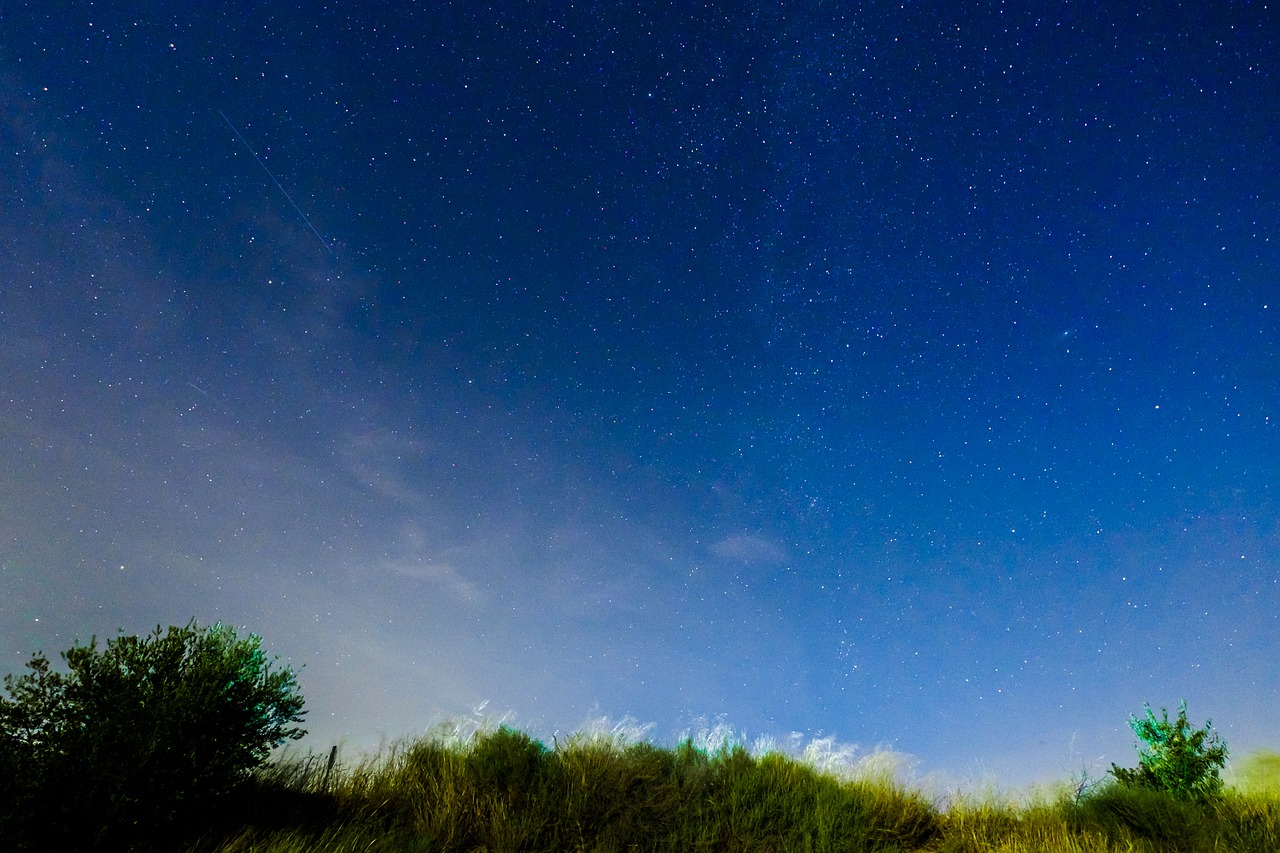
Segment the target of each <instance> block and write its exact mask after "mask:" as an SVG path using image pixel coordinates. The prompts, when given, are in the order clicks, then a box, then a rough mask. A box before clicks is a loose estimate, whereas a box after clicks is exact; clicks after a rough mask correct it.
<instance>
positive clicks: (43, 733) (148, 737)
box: [0, 622, 303, 846]
mask: <svg viewBox="0 0 1280 853" xmlns="http://www.w3.org/2000/svg"><path fill="white" fill-rule="evenodd" d="M62 658H63V660H64V661H65V663H66V667H67V672H58V671H56V670H55V669H54V668H53V667H52V665H51V664H50V662H49V659H48V658H47V657H46V656H45V655H44V654H43V653H37V654H36V655H34V656H33V657H32V659H31V661H30V662H29V663H28V664H27V670H28V671H27V672H26V673H25V674H23V675H20V676H14V675H9V676H6V677H5V680H4V685H5V692H6V693H7V694H8V695H7V696H0V747H2V750H3V752H4V754H5V759H4V765H3V766H0V769H2V770H3V771H4V772H5V779H4V781H3V782H2V783H0V785H3V786H4V788H6V789H8V790H6V791H5V793H7V794H9V795H10V796H9V797H8V798H7V804H6V805H7V807H5V808H4V810H3V813H0V832H3V833H4V834H5V835H7V836H9V837H11V838H16V839H18V840H19V842H21V839H23V838H30V837H31V836H32V835H33V832H35V831H36V829H33V828H38V831H39V832H40V833H44V834H47V833H49V832H55V833H56V832H57V831H59V830H60V829H63V830H66V831H68V832H70V831H71V829H70V828H71V827H73V826H74V827H76V828H77V831H83V832H84V834H85V837H82V838H79V839H76V840H77V841H79V842H81V843H94V844H97V845H100V846H110V845H113V844H116V843H124V841H126V840H128V839H131V838H135V837H138V836H139V835H140V834H143V833H144V832H151V831H153V830H164V829H166V828H170V827H173V826H174V825H176V824H177V822H178V821H179V820H180V819H182V818H184V817H188V816H190V815H192V814H195V813H197V810H206V811H207V809H208V807H209V805H210V804H211V802H212V801H213V800H214V799H217V798H219V797H220V796H221V795H225V794H227V793H229V792H230V791H232V790H233V789H234V788H235V787H236V786H237V785H238V784H239V783H241V782H243V781H244V780H245V779H246V778H247V777H248V774H249V773H250V771H252V770H253V769H254V768H255V767H257V766H259V765H260V764H262V763H263V761H264V760H265V759H266V757H267V755H268V754H269V752H270V750H271V749H272V748H273V747H275V746H277V745H279V744H280V743H282V742H284V741H285V740H289V739H294V738H298V737H301V736H302V734H303V732H302V730H301V729H298V728H297V727H295V726H293V725H292V724H293V723H296V722H298V721H300V720H301V718H302V714H303V712H302V704H303V699H302V696H301V695H300V694H299V692H298V687H297V681H296V678H295V676H294V674H293V672H292V671H291V670H289V669H288V668H284V669H277V668H275V667H274V665H273V663H274V662H273V661H269V660H268V659H267V658H266V656H265V655H264V654H263V652H262V649H261V639H260V638H259V637H257V636H255V635H252V634H251V635H249V636H248V637H245V638H243V639H242V638H239V637H237V636H236V633H235V631H234V629H232V628H231V627H230V626H226V625H220V624H219V625H214V626H212V627H209V628H200V627H197V626H196V625H195V623H194V622H192V623H190V624H188V625H187V626H186V627H184V628H179V627H176V626H174V627H170V628H169V629H168V630H167V631H162V629H161V628H159V627H157V628H156V630H155V631H154V632H153V633H152V634H150V635H148V636H145V637H136V636H118V637H116V638H114V639H111V640H108V641H107V644H106V648H104V649H99V648H98V647H97V641H96V638H94V639H92V640H90V642H89V644H88V645H79V644H77V645H74V646H73V647H72V648H71V649H69V650H68V651H66V652H63V653H62ZM47 842H48V838H47V837H46V838H45V839H43V841H42V844H41V845H40V846H44V844H46V843H47ZM32 843H33V844H34V842H32Z"/></svg>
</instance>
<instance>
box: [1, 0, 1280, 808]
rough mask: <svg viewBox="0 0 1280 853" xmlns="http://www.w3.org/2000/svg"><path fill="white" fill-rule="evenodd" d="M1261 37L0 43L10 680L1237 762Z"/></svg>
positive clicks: (1089, 759) (566, 25)
mask: <svg viewBox="0 0 1280 853" xmlns="http://www.w3.org/2000/svg"><path fill="white" fill-rule="evenodd" d="M400 6H404V7H406V8H398V7H400ZM1277 32H1280V20H1277V13H1276V12H1275V11H1274V10H1271V9H1267V8H1264V7H1260V6H1257V5H1254V4H1247V3H1241V4H1209V5H1205V4H1194V5H1192V6H1189V7H1187V8H1185V9H1183V8H1172V7H1170V6H1169V5H1168V4H1151V5H1150V6H1146V5H1142V4H1112V5H1110V6H1108V7H1107V10H1106V14H1105V15H1103V14H1101V13H1100V10H1099V9H1098V8H1097V7H1096V6H1081V5H1077V4H1074V3H1007V4H998V5H988V6H984V7H982V8H959V7H957V4H954V3H947V4H923V3H908V4H884V3H865V4H857V5H855V4H844V3H821V2H814V3H786V4H782V3H759V4H710V5H707V6H704V7H701V8H697V9H694V8H692V7H691V6H690V5H689V4H682V3H677V4H654V3H644V4H629V5H622V4H617V3H603V2H601V3H589V4H585V5H583V4H570V3H543V2H533V3H511V4H490V5H483V4H479V3H474V2H467V3H458V4H448V3H432V4H386V3H384V4H363V3H328V4H321V3H303V4H295V5H288V4H284V5H282V4H278V3H273V4H269V8H268V7H267V6H264V5H262V4H249V3H238V4H208V5H207V7H199V8H193V7H192V6H190V4H178V3H171V2H150V3H145V4H137V3H131V4H122V3H106V4H81V3H70V4H60V6H59V8H57V9H52V8H51V7H49V6H48V5H47V4H37V3H31V4H26V5H25V6H23V5H15V6H14V7H13V8H10V9H6V11H5V13H4V18H3V21H2V22H0V99H2V100H0V106H2V107H3V109H2V111H0V117H2V121H0V142H3V146H2V148H0V150H3V154H4V157H5V160H6V165H5V168H4V169H3V170H0V464H2V465H3V471H4V475H3V478H2V479H0V594H2V595H3V607H0V653H2V654H3V656H4V660H5V661H7V668H6V671H16V670H18V669H19V668H21V666H22V664H23V663H24V662H25V661H26V659H27V658H28V656H29V655H30V653H31V652H32V651H34V650H36V649H45V650H46V651H50V652H53V651H57V650H61V649H63V648H66V647H67V646H68V645H70V643H71V642H72V641H73V640H76V639H80V640H86V639H87V638H88V637H89V635H91V634H97V635H99V636H110V635H112V634H114V632H115V631H116V630H117V629H120V628H123V629H124V630H126V631H128V632H131V633H132V632H138V631H145V630H148V629H149V628H150V627H153V626H154V625H155V624H157V623H164V624H170V623H179V624H181V623H185V622H186V621H188V620H189V619H191V618H193V617H194V618H196V619H198V620H200V621H201V622H212V621H214V620H224V621H228V622H232V623H234V624H236V625H238V626H244V627H245V628H246V629H248V630H252V631H256V632H259V633H261V634H262V635H263V636H264V637H265V638H266V642H267V644H268V646H269V647H270V648H271V649H272V651H273V652H275V653H278V654H280V655H282V656H283V657H284V658H286V659H287V660H288V661H289V662H290V663H292V664H293V665H295V666H301V665H305V668H304V669H303V670H302V684H303V688H304V692H305V693H306V695H307V697H308V700H309V706H310V708H311V711H310V718H309V724H310V728H311V730H312V731H313V737H312V739H311V742H312V745H313V746H314V747H315V748H316V749H318V750H319V749H324V748H325V747H326V745H327V744H328V743H331V742H333V741H335V740H338V739H345V740H346V742H348V743H351V744H358V745H371V744H376V743H377V741H378V739H379V737H391V738H394V737H399V736H402V735H408V734H413V733H415V732H418V731H420V730H422V728H423V727H425V726H426V725H427V724H428V723H429V722H430V721H431V720H432V719H433V718H438V717H439V716H450V715H457V714H464V713H467V712H468V711H469V709H471V708H472V707H474V706H475V705H476V704H477V703H478V702H481V701H484V700H488V702H489V706H488V707H489V709H490V710H496V711H507V710H511V711H514V712H515V714H516V720H517V721H518V722H521V723H523V724H526V725H528V726H529V727H531V728H533V729H534V730H535V731H536V732H539V733H541V734H544V735H549V734H550V733H551V732H554V731H557V730H558V731H565V730H569V729H572V728H574V727H575V726H577V725H578V724H579V723H581V722H582V721H583V720H584V719H587V718H589V717H593V716H599V715H608V716H610V717H613V718H615V719H617V718H621V717H623V716H626V715H631V716H633V717H635V718H637V719H639V720H641V721H644V722H652V723H653V724H654V726H655V727H654V730H653V732H654V736H655V737H657V738H659V739H663V738H670V737H674V736H675V734H676V733H678V732H680V731H682V730H683V729H685V728H687V727H689V726H690V725H695V721H696V720H698V719H714V718H716V717H718V716H722V717H723V718H724V719H725V720H727V721H728V722H729V723H730V724H732V725H733V726H735V727H736V728H738V729H740V730H744V731H745V732H746V733H747V736H748V737H749V738H754V737H755V736H758V735H775V736H786V735H787V734H788V733H790V732H793V731H798V732H803V733H806V734H807V735H809V736H814V735H817V734H819V733H821V734H828V735H835V736H837V737H838V738H840V739H841V740H843V741H854V742H857V743H860V744H863V745H864V746H865V747H867V748H871V747H873V746H875V745H877V744H882V745H888V746H890V747H892V748H894V749H896V750H899V751H902V752H905V753H909V754H911V755H914V756H915V757H916V758H917V759H918V760H919V762H920V766H921V769H922V771H926V772H927V771H935V770H936V771H941V772H946V773H949V774H954V775H961V776H975V775H981V774H984V773H991V774H994V775H995V776H997V777H998V778H1000V779H1001V780H1003V781H1007V782H1010V783H1020V782H1024V781H1028V780H1031V779H1035V778H1045V777H1061V776H1065V775H1066V774H1067V773H1069V772H1072V771H1074V770H1078V769H1079V767H1080V766H1081V765H1082V764H1083V765H1090V764H1093V763H1095V762H1100V767H1102V768H1105V766H1106V762H1110V761H1117V762H1120V763H1127V762H1131V761H1132V752H1131V751H1130V743H1131V740H1132V738H1131V736H1130V733H1129V732H1128V730H1127V728H1126V727H1125V725H1124V723H1125V720H1126V718H1127V716H1128V715H1129V714H1130V713H1134V712H1137V711H1140V710H1141V706H1142V703H1143V702H1150V703H1152V704H1153V705H1155V706H1157V707H1159V706H1161V705H1166V706H1169V707H1173V706H1174V705H1176V703H1177V701H1178V699H1180V698H1186V699H1187V700H1188V702H1189V708H1190V713H1191V716H1192V718H1193V720H1203V718H1204V717H1206V716H1209V717H1212V718H1213V719H1214V721H1215V723H1216V724H1217V726H1218V728H1219V729H1220V730H1221V731H1222V732H1223V734H1224V735H1225V737H1226V738H1227V740H1228V742H1229V743H1230V744H1231V745H1232V746H1233V747H1235V748H1236V750H1237V751H1247V750H1248V749H1251V748H1256V747H1261V746H1270V747H1274V746H1275V745H1276V743H1277V739H1278V738H1280V733H1277V732H1276V730H1275V725H1274V723H1273V722H1272V721H1271V717H1272V716H1273V715H1272V713H1271V712H1272V710H1273V709H1274V706H1275V703H1276V701H1277V699H1280V695H1278V693H1277V681H1276V677H1275V673H1276V670H1275V650H1276V648H1277V647H1278V645H1280V618H1278V616H1277V614H1280V580H1278V578H1280V574H1278V569H1280V505H1278V504H1277V494H1276V491H1275V488H1274V487H1273V482H1274V481H1275V480H1276V476H1277V473H1280V452H1278V450H1280V449H1278V448H1277V435H1278V433H1277V424H1276V420H1277V419H1278V418H1280V382H1278V381H1277V379H1276V375H1277V370H1276V368H1277V365H1278V364H1280V324H1278V322H1277V318H1278V317H1280V278H1278V274H1280V251H1278V249H1280V246H1278V245H1277V243H1278V241H1280V237H1277V235H1278V234H1280V230H1278V227H1280V204H1278V202H1277V199H1280V172H1278V171H1277V169H1276V166H1275V164H1276V162H1277V158H1278V156H1280V149H1278V146H1277V142H1278V141H1280V139H1278V137H1280V130H1278V128H1280V87H1278V81H1277V76H1276V70H1275V49H1274V47H1273V43H1274V35H1275V33H1277Z"/></svg>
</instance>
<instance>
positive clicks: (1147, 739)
mask: <svg viewBox="0 0 1280 853" xmlns="http://www.w3.org/2000/svg"><path fill="white" fill-rule="evenodd" d="M1143 707H1144V708H1145V710H1146V715H1145V717H1143V718H1141V719H1139V718H1138V717H1130V718H1129V728H1131V729H1133V733H1134V734H1135V735H1137V737H1138V739H1139V740H1140V741H1142V743H1143V744H1145V746H1140V747H1138V766H1137V767H1136V768H1132V769H1129V768H1124V767H1117V766H1116V765H1114V764H1113V765H1111V774H1112V775H1113V776H1115V778H1116V781H1117V782H1119V783H1120V784H1121V785H1123V786H1125V787H1129V788H1135V787H1138V788H1154V789H1156V790H1159V791H1166V792H1168V793H1171V794H1173V795H1175V796H1178V797H1185V798H1189V799H1204V798H1210V797H1216V796H1218V795H1220V794H1221V793H1222V777H1221V775H1220V773H1221V770H1222V768H1223V766H1224V765H1225V764H1226V763H1227V745H1226V743H1224V742H1223V741H1222V739H1221V738H1220V737H1219V736H1218V734H1217V733H1216V732H1214V731H1213V728H1212V723H1211V722H1210V721H1209V720H1206V721H1205V724H1204V728H1200V729H1192V728H1191V724H1190V723H1188V722H1187V703H1186V701H1185V700H1183V701H1181V702H1179V703H1178V719H1177V720H1175V721H1172V722H1170V720H1169V711H1168V709H1166V708H1161V709H1160V711H1161V716H1160V719H1156V715H1155V714H1154V713H1153V712H1152V710H1151V706H1150V705H1145V706H1143Z"/></svg>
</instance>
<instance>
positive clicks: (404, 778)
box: [193, 727, 1280, 853]
mask: <svg viewBox="0 0 1280 853" xmlns="http://www.w3.org/2000/svg"><path fill="white" fill-rule="evenodd" d="M635 734H636V733H635V731H632V732H631V736H629V735H628V733H627V732H626V731H620V730H619V729H617V728H615V729H612V730H603V731H601V730H597V731H589V732H584V733H580V734H577V735H574V736H572V737H570V738H568V739H567V740H565V741H564V742H557V743H553V744H552V746H550V747H548V746H546V745H544V744H543V743H540V742H539V741H537V740H534V739H533V738H531V737H530V736H528V735H527V734H524V733H523V732H520V731H517V730H515V729H512V728H507V727H500V728H496V729H487V730H485V729H481V730H478V731H477V730H471V731H464V730H460V729H459V728H457V727H449V728H444V729H441V730H438V731H436V732H434V733H432V734H431V735H428V736H426V737H424V738H422V739H420V740H417V741H411V742H405V743H402V744H399V745H397V746H395V747H394V748H392V749H389V750H386V751H384V753H383V754H382V755H380V756H378V757H375V758H373V759H370V760H367V761H365V762H363V763H360V764H358V765H355V766H352V767H343V766H341V765H339V766H337V767H334V768H333V769H332V770H328V769H327V762H326V761H325V760H323V759H322V758H314V757H313V758H310V759H302V760H293V761H285V762H280V763H277V764H275V765H272V766H271V767H270V768H268V769H267V770H266V771H265V772H263V773H262V774H261V775H260V776H259V778H258V780H257V782H256V785H255V787H254V788H253V790H252V791H250V792H248V793H247V794H246V796H245V799H244V800H243V801H242V803H241V808H240V811H239V812H238V816H239V818H241V819H242V822H241V823H238V824H234V825H233V826H232V827H231V828H229V829H227V830H224V832H223V833H222V834H220V835H219V836H218V837H216V838H215V837H213V836H210V837H209V838H206V840H205V841H204V842H203V843H202V844H200V845H198V846H197V847H195V848H193V851H194V850H198V851H200V853H206V851H207V852H208V853H213V852H214V851H217V853H293V851H304V850H305V851H330V852H331V853H336V851H357V850H358V851H376V850H386V851H391V850H395V851H402V850H403V851H441V853H449V851H459V853H462V851H467V853H470V851H494V853H498V851H513V853H514V851H529V853H538V852H539V851H548V852H549V851H620V852H621V851H632V850H635V851H671V853H676V851H680V852H681V853H683V851H706V853H710V851H733V852H735V853H736V851H743V853H746V851H761V852H762V853H763V851H778V853H791V851H813V853H819V852H820V851H842V852H843V851H849V852H850V853H862V852H863V851H866V853H873V851H874V852H876V853H878V851H884V853H891V851H892V853H912V851H917V852H918V853H986V851H999V853H1033V851H1034V853H1058V852H1059V851H1061V852H1062V853H1122V851H1123V853H1197V851H1240V853H1252V851H1260V853H1261V851H1266V853H1275V851H1277V850H1280V800H1277V799H1275V798H1272V797H1269V796H1265V795H1258V794H1244V793H1241V792H1240V791H1238V790H1232V789H1229V790H1228V792H1227V795H1226V796H1225V797H1224V798H1222V799H1221V800H1220V801H1217V802H1214V803H1212V804H1209V805H1197V804H1194V803H1187V802H1183V801H1179V800H1175V799H1173V798H1170V797H1168V796H1167V795H1163V794H1160V793H1158V792H1152V791H1134V790H1129V789H1123V788H1119V787H1116V786H1106V785H1104V786H1101V787H1099V788H1097V789H1095V790H1093V791H1091V792H1087V793H1084V794H1083V795H1080V794H1079V792H1077V791H1075V790H1073V789H1069V788H1067V787H1065V786H1064V787H1063V788H1062V789H1061V790H1059V791H1056V792H1051V793H1046V794H1042V795H1040V796H1039V797H1037V798H1033V799H1031V800H1023V801H1021V802H1015V801H1011V800H1008V798H1004V799H1002V798H1001V797H1000V796H998V795H996V794H988V795H986V796H981V797H979V796H974V795H970V796H955V797H953V798H951V800H950V801H948V802H946V803H935V802H934V801H933V800H931V799H930V798H929V797H927V796H925V795H924V794H923V793H920V792H918V791H915V790H912V789H911V788H908V787H906V786H905V785H903V784H901V783H899V782H898V781H896V780H895V778H894V775H893V773H892V772H890V771H888V770H886V769H885V768H886V765H885V764H884V762H883V759H881V760H879V761H875V760H872V761H868V760H867V759H862V760H860V761H858V760H854V758H853V756H852V753H851V751H849V750H841V749H840V748H839V747H838V746H836V745H833V744H832V743H829V742H823V741H818V742H815V743H816V744H817V746H816V747H815V746H814V745H813V744H810V745H809V747H807V748H806V749H804V750H802V751H800V750H797V751H796V753H797V754H794V755H793V754H788V753H785V752H781V751H776V750H773V751H771V750H770V749H769V747H768V745H767V744H765V745H757V748H755V749H752V750H748V749H747V748H746V747H745V746H743V745H742V744H741V743H737V742H735V741H734V740H733V738H732V737H731V736H718V737H717V736H713V737H710V738H708V737H706V736H703V737H699V738H696V739H695V738H692V737H691V738H689V739H687V740H685V741H683V742H682V743H679V744H677V745H676V746H674V747H669V748H668V747H661V746H656V745H653V744H651V743H649V742H646V741H643V740H640V739H638V738H637V737H635V736H634V735H635ZM640 734H643V732H641V733H640ZM326 757H327V756H326ZM806 759H807V760H806Z"/></svg>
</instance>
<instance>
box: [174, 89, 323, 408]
mask: <svg viewBox="0 0 1280 853" xmlns="http://www.w3.org/2000/svg"><path fill="white" fill-rule="evenodd" d="M218 115H220V116H222V120H223V121H225V122H226V123H227V127H229V128H231V131H232V133H234V134H235V135H236V138H238V139H239V140H240V141H241V142H243V143H244V147H245V148H247V149H248V150H249V153H250V154H252V155H253V159H255V160H257V161H258V165H259V166H261V167H262V171H264V172H266V173H267V177H268V178H270V179H271V181H272V183H274V184H275V185H276V188H277V189H278V190H280V192H282V193H284V197H285V198H287V199H289V204H291V205H293V209H294V210H296V211H298V215H299V216H301V217H302V221H303V222H305V223H307V227H308V228H310V229H311V233H312V234H314V235H316V239H317V240H319V241H320V245H321V246H324V248H325V251H327V252H328V253H329V254H331V255H332V254H334V251H333V247H332V246H330V245H329V244H328V243H327V242H325V239H324V237H321V236H320V232H319V231H317V230H316V227H315V226H314V225H312V224H311V220H310V219H308V218H307V215H306V214H305V213H303V212H302V208H300V207H298V203H297V202H295V201H294V200H293V196H291V195H289V193H288V192H287V191H286V190H285V188H284V187H283V186H281V185H280V182H279V181H277V180H276V176H275V175H273V174H271V170H270V169H268V168H267V164H266V163H264V162H262V158H261V157H259V156H258V152H257V151H254V150H253V146H252V145H250V144H249V140H247V139H245V138H244V135H243V134H242V133H240V131H239V130H238V129H237V128H236V126H235V125H234V124H232V123H231V119H229V118H227V114H226V113H224V112H223V111H222V110H218ZM196 390H197V391H198V390H200V389H198V388H197V389H196Z"/></svg>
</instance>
